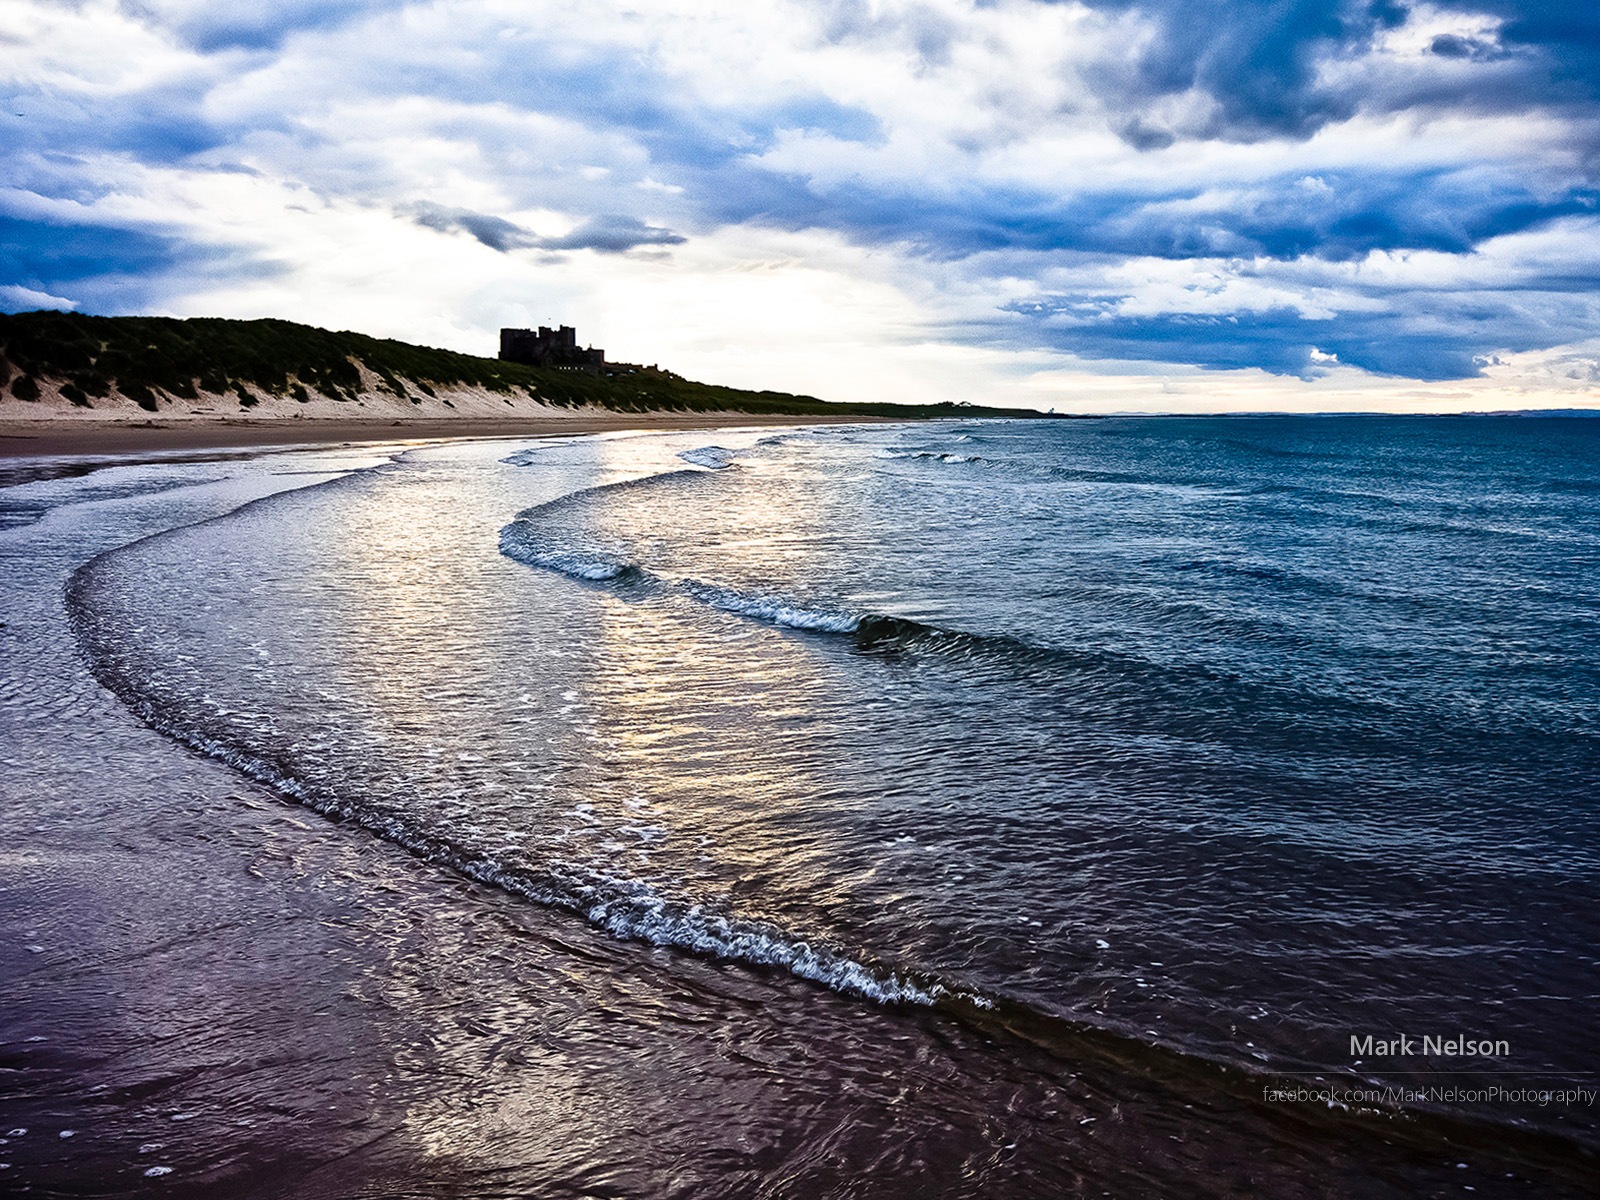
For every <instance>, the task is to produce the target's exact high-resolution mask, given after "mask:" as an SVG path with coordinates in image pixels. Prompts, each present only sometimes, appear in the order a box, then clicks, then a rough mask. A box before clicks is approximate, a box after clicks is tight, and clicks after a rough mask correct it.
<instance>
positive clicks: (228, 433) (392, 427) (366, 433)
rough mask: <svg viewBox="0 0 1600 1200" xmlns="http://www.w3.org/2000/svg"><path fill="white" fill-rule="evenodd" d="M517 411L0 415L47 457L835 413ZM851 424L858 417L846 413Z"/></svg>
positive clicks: (779, 422)
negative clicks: (358, 416) (357, 415)
mask: <svg viewBox="0 0 1600 1200" xmlns="http://www.w3.org/2000/svg"><path fill="white" fill-rule="evenodd" d="M545 413H546V415H540V416H518V417H471V416H463V417H411V418H390V417H374V418H369V419H363V420H350V419H345V418H336V417H327V418H313V419H308V420H298V419H294V418H279V417H267V418H261V419H254V420H252V419H249V418H244V417H223V418H215V419H209V418H204V417H188V416H186V417H181V418H176V419H172V420H139V419H134V418H132V417H120V418H116V419H104V420H96V419H87V418H76V417H70V416H61V417H54V418H50V419H45V420H31V421H29V420H0V458H32V457H44V456H51V455H88V456H103V455H134V456H137V455H140V454H143V453H147V452H168V451H179V452H181V451H191V450H194V451H199V450H235V449H237V450H251V449H265V448H283V447H290V446H338V445H362V444H367V443H372V442H390V441H407V442H409V441H437V440H441V439H456V438H515V437H536V438H543V437H560V436H567V435H574V434H585V433H611V432H617V431H620V430H629V429H638V430H646V429H656V430H674V429H720V428H726V427H751V426H784V425H822V424H833V423H837V419H829V418H820V417H796V416H767V415H764V414H754V413H683V412H653V413H622V412H612V411H609V410H606V409H599V408H592V409H574V410H570V411H557V410H545ZM849 419H850V420H851V421H852V422H854V421H859V420H862V419H863V418H860V417H851V418H849Z"/></svg>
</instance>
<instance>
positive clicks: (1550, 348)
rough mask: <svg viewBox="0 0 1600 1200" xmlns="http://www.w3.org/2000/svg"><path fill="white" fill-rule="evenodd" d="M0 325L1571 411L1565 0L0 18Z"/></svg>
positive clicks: (987, 1) (1591, 196) (1587, 12)
mask: <svg viewBox="0 0 1600 1200" xmlns="http://www.w3.org/2000/svg"><path fill="white" fill-rule="evenodd" d="M0 88H3V89H4V93H5V95H4V104H3V106H0V310H4V311H13V312H18V311H26V310H29V309H35V308H61V309H73V310H77V311H81V312H88V313H100V314H124V313H155V314H166V315H173V316H226V317H262V316H273V317H283V318H288V319H291V320H297V321H303V322H306V323H309V324H315V325H322V326H326V327H329V328H335V329H355V330H359V331H361V332H364V333H370V334H374V335H377V336H382V337H396V338H402V339H405V340H407V341H413V342H419V343H422V344H427V345H435V346H446V347H449V348H452V349H456V350H462V351H467V352H471V353H478V354H488V355H492V354H494V353H495V351H496V349H497V347H498V336H497V331H498V329H499V328H500V327H501V326H508V325H509V326H529V325H540V324H546V325H552V324H569V325H574V326H576V327H577V329H578V334H579V338H580V341H582V342H585V343H592V344H595V345H599V346H603V347H604V348H605V349H606V351H607V354H608V356H609V357H611V358H613V359H616V360H622V361H631V362H641V363H659V364H661V365H662V366H665V367H668V368H670V369H672V370H675V371H677V372H679V373H680V374H683V375H687V376H689V377H691V378H695V379H702V380H706V381H709V382H716V383H726V384H732V385H736V386H744V387H754V388H770V389H774V390H780V391H796V392H803V393H807V394H811V395H816V396H820V397H823V398H825V399H832V400H893V401H905V402H926V401H940V400H952V401H970V402H972V403H980V404H1000V405H1012V406H1025V407H1034V408H1039V409H1047V408H1054V409H1056V410H1057V411H1062V412H1123V411H1159V412H1187V411H1249V410H1328V411H1348V410H1355V409H1379V410H1388V411H1413V412H1439V411H1452V410H1486V409H1487V410H1495V409H1505V408H1530V407H1559V408H1567V407H1600V5H1596V4H1594V3H1593V0H1581V2H1580V0H1461V2H1460V3H1459V4H1445V5H1434V4H1427V3H1405V2H1404V0H1360V2H1356V3H1340V2H1338V0H1320V2H1307V0H1144V2H1129V0H1092V2H1087V3H1056V2H1053V0H905V2H900V0H809V2H806V3H790V2H787V0H740V2H736V3H735V2H728V3H724V2H723V0H644V2H640V3H633V4H629V3H596V2H594V0H563V2H562V3H559V4H554V3H550V4H545V3H540V2H537V0H535V2H532V3H529V2H526V0H516V2H512V0H437V2H435V3H403V2H398V0H345V2H340V0H284V2H281V3H270V2H267V3H263V2H247V0H120V2H118V0H76V2H74V0H55V2H50V3H46V2H43V0H0Z"/></svg>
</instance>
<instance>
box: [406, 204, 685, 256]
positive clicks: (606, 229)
mask: <svg viewBox="0 0 1600 1200" xmlns="http://www.w3.org/2000/svg"><path fill="white" fill-rule="evenodd" d="M411 211H412V216H413V218H414V219H415V220H416V222H417V224H419V225H423V226H426V227H427V228H429V229H437V230H439V231H440V232H441V233H450V232H454V231H457V230H459V231H460V232H462V233H467V234H470V235H471V236H472V237H474V238H476V239H477V240H478V241H480V242H482V243H483V244H484V245H485V246H488V247H489V248H490V249H491V250H498V251H500V252H501V253H502V254H504V253H507V252H508V251H511V250H521V249H537V250H593V251H595V252H596V253H597V254H623V253H626V252H627V251H629V250H636V249H638V248H639V247H640V246H678V245H681V244H682V243H683V242H684V241H685V240H686V239H685V238H683V237H681V236H680V235H678V234H676V233H673V232H672V230H670V229H662V228H660V227H659V226H655V225H647V224H645V223H644V222H643V221H641V220H639V218H637V217H629V216H621V215H618V214H615V213H609V214H604V215H601V216H597V217H591V218H590V219H589V220H587V221H585V222H583V224H581V225H579V226H578V227H577V228H576V229H574V230H573V231H572V232H571V233H566V234H562V235H561V236H560V237H540V236H539V235H537V234H535V233H533V232H532V231H531V230H528V229H524V228H523V227H522V226H521V225H517V224H515V223H513V222H511V221H507V220H506V219H505V218H503V217H494V216H489V215H487V214H485V213H479V212H473V211H471V210H470V209H465V208H446V207H444V206H443V205H439V204H426V203H424V204H418V205H414V206H412V210H411Z"/></svg>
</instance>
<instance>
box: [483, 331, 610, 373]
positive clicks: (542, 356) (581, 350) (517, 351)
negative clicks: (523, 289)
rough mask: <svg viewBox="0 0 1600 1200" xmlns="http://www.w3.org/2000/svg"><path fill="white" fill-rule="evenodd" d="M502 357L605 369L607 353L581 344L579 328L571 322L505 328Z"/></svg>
mask: <svg viewBox="0 0 1600 1200" xmlns="http://www.w3.org/2000/svg"><path fill="white" fill-rule="evenodd" d="M500 358H501V360H502V361H504V362H514V363H523V364H525V365H527V366H530V367H574V368H579V369H582V370H588V371H595V372H600V371H604V370H605V365H606V352H605V351H604V350H601V349H598V348H597V347H594V346H585V347H580V346H579V345H578V331H577V330H576V329H574V328H573V327H572V326H571V325H562V326H560V327H559V328H557V329H551V328H549V327H548V326H546V325H541V326H539V328H538V329H537V330H534V329H502V330H501V331H500Z"/></svg>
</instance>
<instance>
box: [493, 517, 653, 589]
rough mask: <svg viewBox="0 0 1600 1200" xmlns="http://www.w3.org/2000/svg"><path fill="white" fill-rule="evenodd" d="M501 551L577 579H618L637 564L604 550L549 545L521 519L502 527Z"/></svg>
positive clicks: (598, 580) (508, 555)
mask: <svg viewBox="0 0 1600 1200" xmlns="http://www.w3.org/2000/svg"><path fill="white" fill-rule="evenodd" d="M500 553H501V554H504V555H505V556H506V557H507V558H514V559H516V560H517V561H518V562H520V563H524V564H526V565H527V566H530V567H543V568H544V569H545V570H548V571H559V572H560V573H561V574H563V575H568V576H571V577H572V578H573V579H585V580H590V581H592V582H597V583H598V582H602V581H604V580H607V579H616V578H617V577H618V576H620V575H623V574H625V573H626V572H627V571H628V570H629V568H631V567H632V566H633V564H632V563H630V562H629V561H628V560H627V559H625V558H622V557H620V556H618V555H613V554H608V553H606V552H605V551H603V550H560V549H556V548H554V547H551V546H548V545H546V544H545V543H544V542H543V541H542V540H541V539H540V538H539V537H538V536H537V535H535V534H533V533H532V532H531V531H529V530H528V529H527V528H526V527H525V526H523V525H522V524H521V522H517V521H513V522H512V523H511V524H510V525H507V526H506V527H505V528H504V529H503V530H501V531H500Z"/></svg>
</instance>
